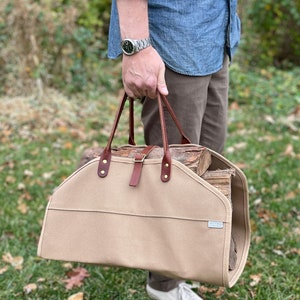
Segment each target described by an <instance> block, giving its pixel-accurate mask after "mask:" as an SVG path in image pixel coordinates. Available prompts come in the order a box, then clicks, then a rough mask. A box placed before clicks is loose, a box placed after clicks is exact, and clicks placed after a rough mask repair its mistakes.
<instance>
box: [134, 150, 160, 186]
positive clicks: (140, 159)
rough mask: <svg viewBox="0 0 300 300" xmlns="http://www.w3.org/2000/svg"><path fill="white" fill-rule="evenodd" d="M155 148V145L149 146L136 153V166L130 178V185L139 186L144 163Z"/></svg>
mask: <svg viewBox="0 0 300 300" xmlns="http://www.w3.org/2000/svg"><path fill="white" fill-rule="evenodd" d="M153 148H155V146H147V147H146V148H145V149H144V150H143V151H142V152H139V153H136V155H135V157H134V167H133V172H132V175H131V179H130V183H129V185H130V186H134V187H135V186H137V185H138V184H139V181H140V178H141V173H142V168H143V163H144V160H145V158H146V157H147V156H148V155H149V153H150V152H151V151H152V150H153Z"/></svg>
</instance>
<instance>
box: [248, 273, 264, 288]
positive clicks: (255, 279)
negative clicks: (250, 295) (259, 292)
mask: <svg viewBox="0 0 300 300" xmlns="http://www.w3.org/2000/svg"><path fill="white" fill-rule="evenodd" d="M261 277H262V274H255V275H250V278H251V279H252V281H251V282H250V286H256V285H257V284H258V283H259V282H260V280H261Z"/></svg>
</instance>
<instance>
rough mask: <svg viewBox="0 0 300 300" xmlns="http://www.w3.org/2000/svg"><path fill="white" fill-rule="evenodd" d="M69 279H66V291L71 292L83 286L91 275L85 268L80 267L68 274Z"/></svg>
mask: <svg viewBox="0 0 300 300" xmlns="http://www.w3.org/2000/svg"><path fill="white" fill-rule="evenodd" d="M67 276H68V277H69V278H68V279H64V280H63V282H65V283H66V286H65V287H66V289H67V290H71V289H72V288H73V287H80V286H82V284H83V280H84V279H85V278H86V277H89V276H90V274H89V273H88V271H87V270H86V269H85V268H81V267H78V268H76V269H73V270H71V271H69V272H68V273H67Z"/></svg>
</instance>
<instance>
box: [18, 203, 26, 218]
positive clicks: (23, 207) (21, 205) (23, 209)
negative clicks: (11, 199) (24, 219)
mask: <svg viewBox="0 0 300 300" xmlns="http://www.w3.org/2000/svg"><path fill="white" fill-rule="evenodd" d="M18 211H19V212H20V213H21V214H23V215H26V214H27V212H28V207H27V205H26V203H24V202H23V201H19V204H18Z"/></svg>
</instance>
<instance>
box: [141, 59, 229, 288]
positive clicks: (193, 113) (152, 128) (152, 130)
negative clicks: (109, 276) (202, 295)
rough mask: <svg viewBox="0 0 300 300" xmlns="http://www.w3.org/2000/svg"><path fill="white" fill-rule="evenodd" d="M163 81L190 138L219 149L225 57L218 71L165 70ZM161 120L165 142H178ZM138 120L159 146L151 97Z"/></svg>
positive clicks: (163, 284)
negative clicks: (195, 74)
mask: <svg viewBox="0 0 300 300" xmlns="http://www.w3.org/2000/svg"><path fill="white" fill-rule="evenodd" d="M166 81H167V86H168V90H169V95H168V100H169V102H170V104H171V105H172V108H173V109H174V111H175V113H176V116H177V117H178V119H179V121H180V123H181V125H182V127H183V130H184V132H185V134H186V135H187V137H188V138H189V139H190V141H191V142H192V143H193V144H200V145H202V146H206V147H208V148H210V149H212V150H215V151H217V152H222V151H223V147H224V144H225V140H226V132H227V107H228V57H226V58H225V60H224V65H223V68H222V69H221V70H220V71H218V72H216V73H214V74H211V75H208V76H201V77H200V76H199V77H192V76H185V75H180V74H178V73H175V72H173V71H171V70H170V69H166ZM165 119H166V126H167V131H168V141H169V143H170V144H180V142H181V141H180V134H179V133H178V131H177V129H176V127H175V125H174V123H173V121H172V118H171V117H170V116H169V115H168V113H166V114H165ZM142 120H143V124H144V135H145V142H146V144H148V145H161V143H162V142H161V128H160V122H159V114H158V105H157V103H156V101H155V100H152V99H148V98H146V99H145V101H144V105H143V111H142ZM180 282H182V281H179V280H176V279H170V278H168V277H165V276H162V275H159V274H156V273H153V272H151V273H149V278H148V284H149V285H150V286H151V287H152V288H154V289H157V290H161V291H169V290H171V289H173V288H175V287H176V286H177V285H178V284H179V283H180Z"/></svg>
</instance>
